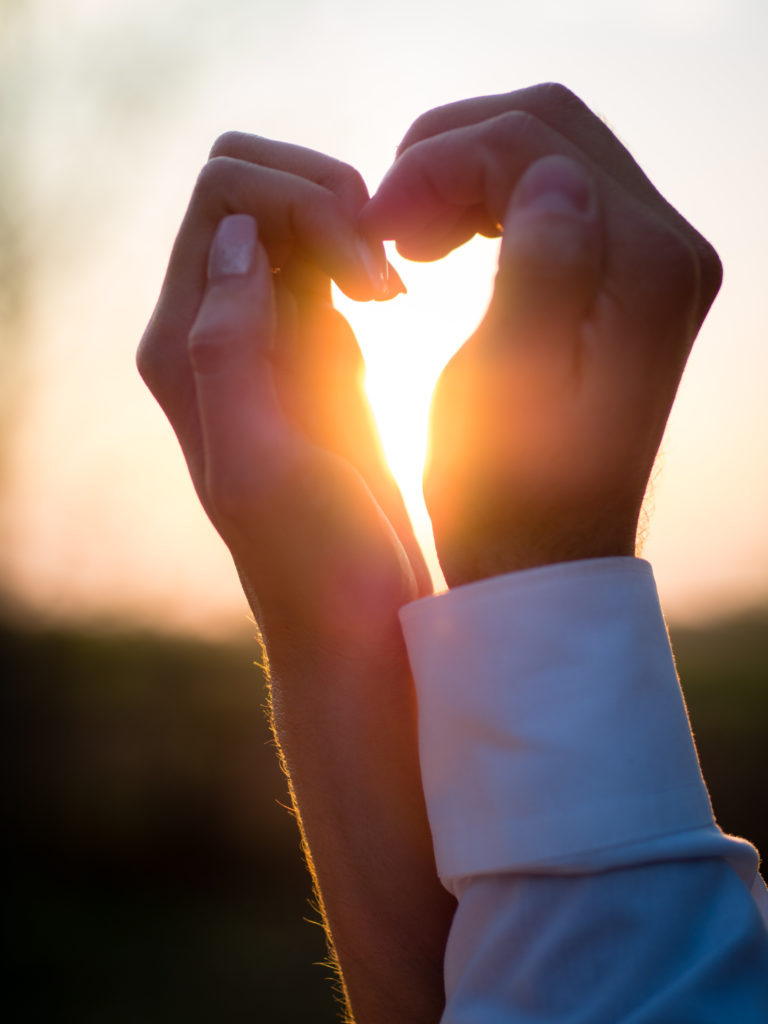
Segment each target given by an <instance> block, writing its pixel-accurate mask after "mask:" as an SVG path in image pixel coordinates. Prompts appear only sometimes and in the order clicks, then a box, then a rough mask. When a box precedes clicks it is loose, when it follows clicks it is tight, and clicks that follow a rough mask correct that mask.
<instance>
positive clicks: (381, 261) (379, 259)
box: [357, 239, 402, 299]
mask: <svg viewBox="0 0 768 1024" xmlns="http://www.w3.org/2000/svg"><path fill="white" fill-rule="evenodd" d="M378 248H379V250H380V251H381V256H379V255H374V253H373V250H372V248H371V246H370V245H369V244H368V243H367V242H364V241H363V240H362V239H359V240H358V243H357V251H358V253H359V255H360V262H361V263H362V264H363V266H364V267H365V272H366V274H367V275H368V280H369V281H370V282H371V288H373V294H374V298H377V299H388V298H389V297H390V291H389V264H388V263H387V261H386V258H385V257H384V250H383V249H382V247H381V245H379V246H378ZM401 283H402V282H401Z"/></svg>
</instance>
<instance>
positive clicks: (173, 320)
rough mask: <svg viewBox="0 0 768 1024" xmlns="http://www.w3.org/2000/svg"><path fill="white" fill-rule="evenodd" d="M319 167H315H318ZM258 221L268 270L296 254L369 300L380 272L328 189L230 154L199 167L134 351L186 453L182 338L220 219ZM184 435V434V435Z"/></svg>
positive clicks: (187, 397)
mask: <svg viewBox="0 0 768 1024" xmlns="http://www.w3.org/2000/svg"><path fill="white" fill-rule="evenodd" d="M315 169H317V168H315ZM239 212H242V213H247V214H249V215H251V216H255V217H256V218H257V220H259V223H260V225H261V232H262V235H263V236H264V237H265V238H268V240H269V247H270V248H271V254H270V260H271V263H272V265H273V266H274V265H279V263H280V261H281V260H283V259H287V258H289V257H290V255H291V254H292V253H294V252H300V253H302V255H303V256H304V257H306V259H305V261H304V262H305V263H306V262H307V261H309V262H313V263H314V264H315V265H317V266H320V268H321V269H322V270H323V272H324V274H325V275H326V276H325V278H324V282H323V287H324V288H325V290H326V292H327V290H328V278H329V277H334V278H336V280H337V281H338V282H339V283H340V284H342V285H343V286H344V287H345V288H346V290H347V292H348V293H349V294H353V295H355V296H356V297H358V298H370V297H371V293H372V291H373V290H374V285H373V281H374V279H375V280H376V281H378V284H377V286H376V287H377V288H378V290H379V292H381V290H382V284H381V271H380V270H379V269H377V268H376V267H375V266H374V265H373V263H372V259H373V257H372V256H371V252H370V249H369V247H368V246H367V245H365V244H364V243H363V242H362V240H361V238H360V235H359V233H358V231H357V228H356V224H355V222H354V220H353V218H352V217H351V216H350V215H349V214H348V213H347V211H346V210H345V207H344V205H343V203H342V201H341V200H340V199H339V198H338V196H336V195H335V194H334V193H333V192H331V191H329V190H328V189H326V188H323V187H322V186H321V185H318V184H316V183H315V182H313V181H310V180H307V179H304V178H301V177H298V176H296V175H292V174H288V173H285V172H282V171H280V170H276V169H273V168H269V167H259V166H257V165H255V164H251V163H248V162H245V161H241V160H236V159H233V158H231V157H217V158H215V159H214V160H212V161H209V163H208V164H206V166H205V168H204V169H203V171H202V173H201V175H200V177H199V179H198V182H197V185H196V188H195V191H194V193H193V196H192V200H191V202H190V205H189V208H188V210H187V212H186V215H185V217H184V220H183V222H182V225H181V228H180V230H179V233H178V236H177V238H176V241H175V243H174V247H173V251H172V254H171V258H170V262H169V266H168V271H167V273H166V277H165V281H164V283H163V287H162V291H161V294H160V299H159V301H158V304H157V307H156V309H155V311H154V313H153V316H152V319H151V321H150V324H149V326H148V328H147V330H146V331H145V334H144V337H143V338H142V341H141V344H140V346H139V352H138V356H137V362H138V365H139V370H140V372H141V375H142V377H143V378H144V380H145V381H146V383H147V385H148V386H149V388H150V390H151V391H152V392H153V394H154V395H155V397H156V398H157V400H158V401H159V402H160V405H161V406H162V407H163V408H164V410H165V411H166V414H167V415H168V417H169V419H170V420H171V421H172V422H173V423H174V425H175V429H176V431H177V433H180V431H181V433H180V440H181V441H182V446H185V447H186V448H187V449H189V448H191V445H192V443H193V439H192V435H193V434H194V431H195V427H196V422H195V416H194V415H192V412H191V411H193V410H194V408H195V400H194V388H193V382H192V375H191V370H190V368H189V365H188V354H187V336H188V334H189V331H190V329H191V327H192V324H193V322H194V320H195V317H196V316H197V312H198V308H199V306H200V301H201V298H202V294H203V290H204V287H205V282H206V265H207V260H208V251H209V248H210V245H211V240H212V238H213V235H214V232H215V231H216V228H217V225H218V224H219V222H220V221H221V219H222V218H223V217H225V216H227V215H228V214H231V213H239ZM182 435H184V436H182Z"/></svg>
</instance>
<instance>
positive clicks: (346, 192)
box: [323, 160, 368, 205]
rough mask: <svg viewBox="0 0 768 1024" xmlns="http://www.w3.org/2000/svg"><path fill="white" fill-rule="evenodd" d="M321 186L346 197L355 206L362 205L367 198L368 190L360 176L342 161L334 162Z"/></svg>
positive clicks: (354, 169)
mask: <svg viewBox="0 0 768 1024" xmlns="http://www.w3.org/2000/svg"><path fill="white" fill-rule="evenodd" d="M323 184H325V185H326V186H327V187H328V188H330V189H331V190H332V191H333V192H336V193H337V194H338V195H341V196H344V197H345V198H347V197H348V198H349V199H350V200H351V201H352V202H354V203H355V204H357V205H362V204H363V203H364V202H365V201H366V200H367V198H368V189H367V187H366V184H365V181H364V180H363V176H362V174H360V172H359V171H358V170H356V168H354V167H352V165H351V164H348V163H345V162H344V161H342V160H339V161H334V164H333V167H332V168H331V170H330V171H329V173H328V174H327V175H326V177H325V181H324V182H323Z"/></svg>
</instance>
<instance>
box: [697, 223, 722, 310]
mask: <svg viewBox="0 0 768 1024" xmlns="http://www.w3.org/2000/svg"><path fill="white" fill-rule="evenodd" d="M697 249H698V253H699V261H700V264H701V286H702V287H701V290H702V296H701V297H702V302H703V303H704V305H705V309H708V308H709V306H710V305H711V304H712V302H713V301H714V298H715V296H716V295H717V293H718V292H719V291H720V285H721V284H722V283H723V264H722V262H721V260H720V257H719V256H718V254H717V251H716V250H715V247H714V246H713V245H711V244H710V243H709V242H708V241H707V240H706V239H705V238H702V237H701V236H699V244H698V246H697Z"/></svg>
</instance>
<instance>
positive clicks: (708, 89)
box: [0, 0, 768, 632]
mask: <svg viewBox="0 0 768 1024" xmlns="http://www.w3.org/2000/svg"><path fill="white" fill-rule="evenodd" d="M0 12H2V14H1V16H2V17H3V19H4V21H5V24H4V25H3V26H2V28H1V29H0V115H2V121H1V122H0V123H2V128H0V145H1V146H2V147H3V150H2V154H0V156H1V158H2V159H1V160H0V165H1V166H2V171H0V185H2V189H0V191H2V195H3V198H2V203H3V204H4V206H3V210H2V225H3V230H4V231H5V232H7V238H8V241H7V243H6V241H5V240H4V242H3V245H4V248H5V255H4V256H3V259H2V262H1V263H0V266H1V267H2V270H3V274H4V282H3V286H4V302H5V307H4V308H5V313H4V318H5V322H4V323H3V324H2V328H1V329H2V337H0V346H1V348H0V358H1V359H2V363H1V364H0V370H1V371H2V377H3V380H2V389H1V390H0V396H1V397H2V400H3V402H4V404H5V412H4V416H3V421H2V423H3V431H4V438H3V448H2V451H1V452H0V455H1V456H2V462H1V463H0V467H1V469H2V473H1V475H0V500H1V502H2V505H1V506H0V545H1V547H0V570H2V579H3V581H4V589H5V591H6V594H7V595H9V596H10V598H11V600H12V602H14V603H16V604H17V605H18V606H19V607H21V606H24V607H28V608H30V609H33V610H34V611H35V612H36V613H38V614H40V615H43V616H48V617H54V618H65V619H79V618H96V619H99V620H106V621H112V622H116V623H121V622H123V623H126V622H131V623H132V622H139V623H144V624H147V625H152V626H154V627H158V628H172V629H183V630H189V629H191V630H195V631H197V632H222V631H223V632H233V631H242V630H243V629H247V628H248V626H247V623H246V608H245V604H244V601H243V599H242V597H241V595H240V591H239V586H238V584H237V579H236V576H235V574H234V571H233V569H232V568H231V565H230V563H229V559H228V555H227V553H226V551H225V549H224V548H223V546H222V544H221V542H220V541H219V539H218V538H217V536H216V535H215V534H214V532H213V530H212V529H211V528H210V526H209V525H208V523H207V521H206V520H205V517H204V515H203V513H202V512H201V511H200V510H199V509H198V507H197V503H196V500H195V499H194V496H193V492H192V488H191V485H190V484H189V481H188V479H187V476H186V470H185V468H184V464H183V460H182V458H181V455H180V452H179V451H178V449H177V446H176V442H175V439H174V438H173V435H172V433H171V431H170V429H169V427H168V425H167V423H166V422H165V420H164V418H163V415H162V413H161V412H160V411H159V409H158V408H156V406H155V404H154V401H153V399H152V398H151V396H150V395H149V394H148V393H146V392H145V390H144V387H143V385H142V383H141V382H140V380H139V378H138V375H137V373H136V371H135V367H134V351H135V348H136V345H137V342H138V339H139V337H140V335H141V332H142V330H143V327H144V324H145V323H146V320H147V318H148V317H149V315H150V313H151V311H152V307H153V305H154V301H155V298H156V295H157V291H158V289H159V285H160V282H161V280H162V276H163V273H164V269H165V263H166V261H167V258H168V253H169V251H170V246H171V243H172V241H173V237H174V235H175V231H176V228H177V226H178V223H179V221H180V219H181V217H182V215H183V212H184V209H185V206H186V203H187V201H188V198H189V194H190V192H191V189H192V185H193V183H194V180H195V177H196V175H197V173H198V170H199V168H200V166H201V165H202V163H203V162H204V160H205V158H206V155H207V152H208V149H209V147H210V145H211V143H212V142H213V140H214V139H215V138H216V136H218V135H219V134H221V132H223V131H225V130H227V129H230V128H239V129H241V130H243V131H252V132H255V133H257V134H260V135H264V136H269V137H272V138H278V139H284V140H288V141H292V142H298V143H301V144H303V145H306V146H310V147H312V148H315V149H319V150H322V151H325V152H328V153H331V154H333V155H335V156H338V157H340V158H342V159H344V160H346V161H348V162H350V163H352V164H354V165H355V166H356V167H358V168H359V169H360V171H361V172H362V174H363V176H364V177H365V179H366V181H367V183H368V185H369V187H370V188H371V189H374V188H375V187H376V184H377V182H378V181H379V180H380V178H381V177H382V175H383V174H384V172H385V170H386V168H387V166H388V165H389V163H390V161H391V159H392V157H393V154H394V149H395V146H396V144H397V142H398V141H399V139H400V138H401V136H402V135H403V134H404V132H405V130H406V129H407V127H408V125H409V124H410V123H411V121H412V120H413V119H414V118H415V117H416V116H418V114H419V113H421V112H422V111H424V110H426V109H428V108H430V107H433V106H435V105H438V104H441V103H446V102H449V101H451V100H455V99H460V98H463V97H465V96H472V95H481V94H485V93H495V92H504V91H508V90H510V89H514V88H517V87H521V86H524V85H528V84H532V83H534V82H536V81H546V80H558V81H562V82H564V83H565V84H567V85H568V86H570V87H571V88H572V89H573V90H574V91H575V92H577V93H578V94H579V95H580V96H581V97H582V98H583V99H584V100H585V101H586V102H587V103H588V104H589V105H590V106H591V107H592V108H593V109H594V110H596V111H597V112H598V113H599V114H600V115H601V116H603V117H604V118H605V119H606V120H607V122H608V123H609V125H610V126H611V127H612V128H613V130H614V131H616V132H617V134H618V135H619V136H620V138H621V139H622V141H624V143H625V144H626V145H627V146H628V147H629V149H630V150H631V151H632V152H633V154H634V155H635V157H636V158H637V160H638V161H639V163H640V164H641V166H642V167H643V168H644V169H645V170H646V172H647V173H648V174H649V176H650V177H651V179H652V180H653V181H654V182H655V183H656V185H657V186H658V187H659V189H660V190H661V191H662V192H663V193H664V194H665V195H666V196H667V198H668V199H669V200H670V201H671V202H672V203H673V205H675V206H677V207H678V209H680V211H681V212H682V213H683V215H684V216H685V217H686V218H687V219H688V220H690V221H691V222H692V223H693V224H694V225H695V226H696V227H697V228H698V229H699V230H700V231H701V232H702V233H703V234H704V235H705V236H707V237H708V238H709V239H710V240H711V241H712V242H713V243H714V245H715V247H716V248H717V249H718V251H719V253H720V255H721V258H722V260H723V263H724V266H725V283H724V286H723V290H722V292H721V294H720V297H719V298H718V300H717V302H716V304H715V306H714V308H713V310H712V312H711V314H710V316H709V319H708V320H707V322H706V324H705V326H704V329H703V330H702V332H701V334H700V336H699V340H698V342H697V344H696V347H695V349H694V354H693V356H692V358H691V361H690V363H689V367H688V370H687V372H686V376H685V378H684V382H683V386H682V388H681V391H680V395H679V398H678V402H677V405H676V407H675V410H674V412H673V416H672V419H671V421H670V426H669V429H668V433H667V437H666V439H665V443H664V448H663V456H662V459H661V462H660V468H659V472H658V473H657V474H656V481H655V484H654V488H653V500H652V509H653V517H652V520H651V527H650V531H649V536H648V541H647V544H646V548H645V554H646V556H647V557H649V558H650V559H651V560H652V562H653V563H654V566H655V569H656V573H657V577H658V580H659V583H660V589H661V593H662V599H663V602H664V605H665V608H666V609H667V612H668V614H669V615H670V616H671V617H672V618H674V619H675V620H677V621H680V620H688V621H690V620H695V619H697V618H701V617H706V616H712V615H716V614H719V613H721V612H727V611H729V610H733V609H737V608H739V607H743V606H749V605H754V604H757V603H761V604H763V605H765V604H766V602H768V528H767V527H766V523H767V522H768V336H767V329H766V324H768V287H767V286H766V283H765V282H766V274H767V273H768V260H766V255H765V240H766V237H768V201H767V200H766V186H765V181H766V168H767V167H768V132H766V129H765V102H766V100H768V61H766V58H765V54H766V52H768V5H766V4H765V2H764V0H643V2H637V3H635V2H626V3H622V2H620V0H618V2H617V0H613V2H610V0H587V2H584V3H573V2H567V0H558V2H555V0H550V2H547V0H541V2H538V3H536V4H522V3H517V2H515V0H507V2H501V0H498V2H488V0H473V2H471V3H470V2H466V3H462V4H457V3H453V2H451V0H441V2H434V0H428V2H414V0H408V2H405V0H390V2H388V3H387V4H386V5H382V6H381V7H374V6H373V5H370V4H366V3H363V2H360V0H323V2H309V0H275V2H273V3H270V4H267V3H265V2H262V0H216V2H213V0H196V2H194V0H187V2H183V0H164V2H163V3H157V2H156V0H155V2H152V3H150V2H148V0H110V3H108V4H105V3H103V2H101V0H26V2H24V3H21V4H18V3H13V2H10V0H6V2H5V3H4V4H3V5H0ZM494 258H495V246H494V243H489V242H485V241H483V242H480V241H478V242H476V243H472V244H471V245H470V246H468V247H466V248H465V249H463V250H460V251H458V252H457V253H455V254H454V255H453V256H452V257H450V258H449V259H448V260H446V261H445V262H444V263H443V264H439V265H435V266H429V265H412V264H408V263H406V262H405V261H403V260H402V259H400V258H399V257H398V256H397V255H396V254H394V255H393V256H392V261H393V262H394V263H395V264H396V265H397V266H398V268H399V269H400V270H401V274H402V277H403V278H404V280H405V281H406V284H407V285H408V288H409V294H408V296H407V297H403V298H399V299H397V300H395V301H394V302H393V303H392V304H391V305H389V306H387V307H384V306H382V305H378V304H377V305H362V306H356V305H354V304H353V303H350V302H347V301H344V302H343V303H342V308H343V310H344V312H345V313H346V314H347V315H348V316H349V318H350V320H351V321H352V323H353V326H355V328H356V329H357V331H358V337H359V339H360V342H361V345H362V346H363V349H364V352H365V354H366V358H367V362H368V367H369V388H370V393H371V396H372V400H373V402H374V406H375V409H376V412H377V414H378V416H379V418H380V422H381V426H382V431H383V434H384V442H385V446H386V447H387V450H388V452H389V453H390V455H391V458H392V462H393V466H394V468H395V470H396V471H397V472H398V473H399V474H400V475H401V479H402V482H403V487H404V490H405V493H406V496H407V498H408V500H409V502H411V503H412V506H413V508H414V516H415V518H416V521H417V523H418V525H419V528H420V529H422V530H424V529H426V520H425V517H424V513H423V510H420V509H419V507H418V500H419V498H418V489H419V488H418V475H419V465H418V463H419V458H415V456H416V455H419V453H420V451H423V443H422V442H420V440H419V439H422V438H423V437H424V432H425V425H426V409H427V403H428V400H429V393H430V390H431V387H432V384H433V383H434V380H435V378H436V376H437V373H438V372H439V369H440V366H441V365H442V364H443V363H444V361H445V359H446V358H447V357H448V355H449V354H450V353H451V352H452V351H453V350H454V349H455V348H456V347H457V346H458V345H459V344H460V343H461V342H462V341H463V340H464V339H465V338H466V337H467V336H468V334H469V333H471V331H472V329H473V328H474V326H475V325H476V324H477V322H478V320H479V319H480V317H481V315H482V313H483V310H484V307H485V303H486V302H487V298H488V295H489V289H490V288H491V286H492V276H493V268H494ZM420 443H421V448H420Z"/></svg>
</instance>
